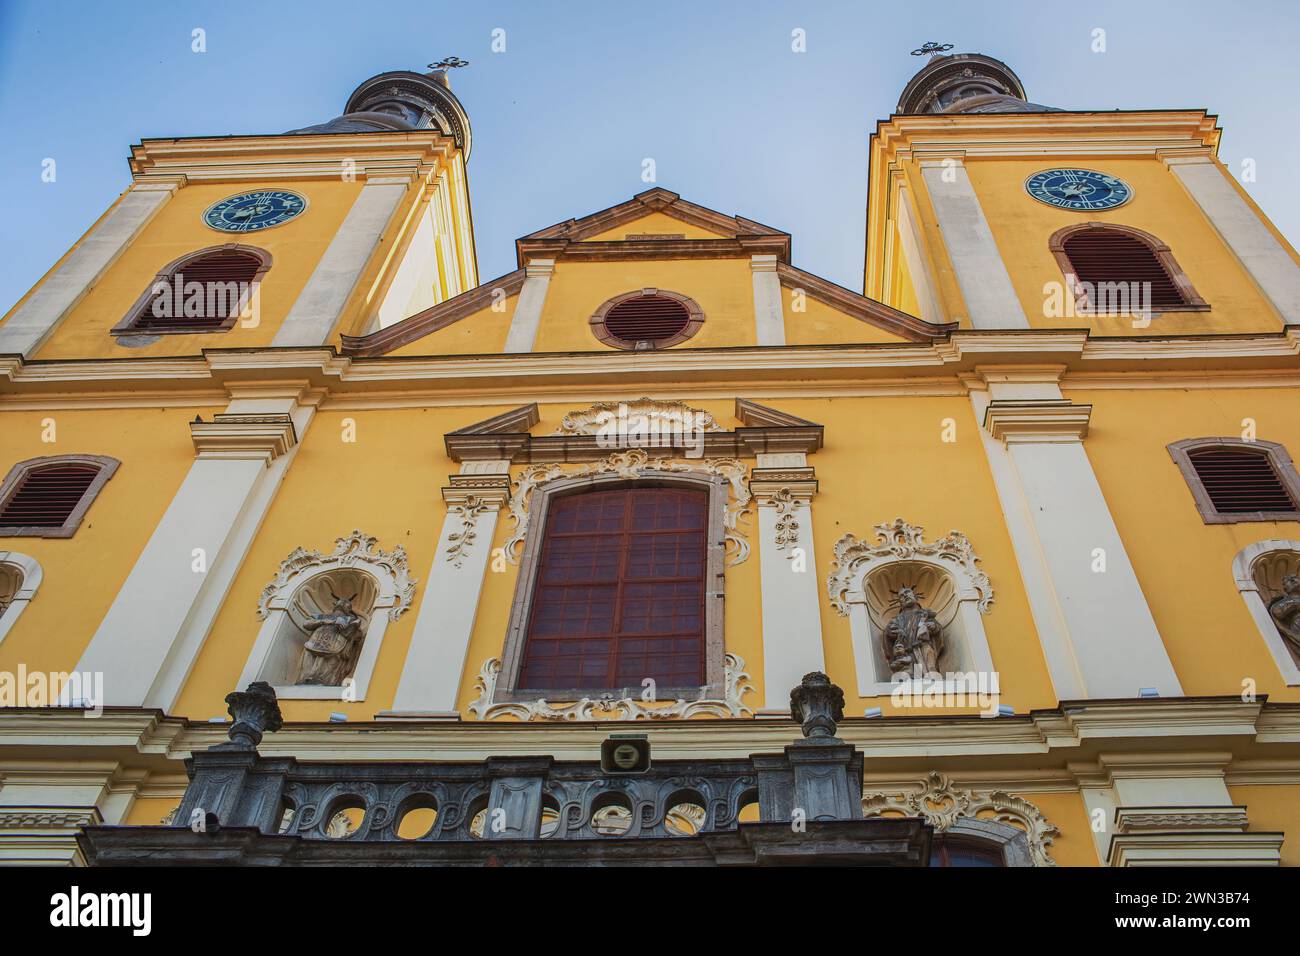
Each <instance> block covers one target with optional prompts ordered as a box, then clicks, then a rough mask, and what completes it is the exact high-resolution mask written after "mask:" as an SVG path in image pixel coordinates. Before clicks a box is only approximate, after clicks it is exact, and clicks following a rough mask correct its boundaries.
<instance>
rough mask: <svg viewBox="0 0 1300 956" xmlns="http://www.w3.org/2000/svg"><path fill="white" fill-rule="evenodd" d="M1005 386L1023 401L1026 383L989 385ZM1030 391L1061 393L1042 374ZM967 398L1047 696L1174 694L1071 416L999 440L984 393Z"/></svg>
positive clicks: (1176, 689) (1050, 398)
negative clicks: (1098, 565)
mask: <svg viewBox="0 0 1300 956" xmlns="http://www.w3.org/2000/svg"><path fill="white" fill-rule="evenodd" d="M1047 377H1051V378H1053V379H1054V377H1055V374H1054V373H1050V372H1047V373H1045V374H1044V378H1047ZM1012 388H1014V390H1015V391H1014V392H1013V393H1011V394H1014V395H1015V398H1016V400H1020V401H1027V400H1029V396H1030V392H1031V390H1032V389H1033V388H1034V386H1033V384H1032V383H1031V382H1029V381H1027V380H1024V381H1017V382H1014V383H1004V384H998V383H993V384H991V385H990V389H991V391H992V392H993V394H994V397H996V398H999V399H1001V398H1002V394H1003V392H1005V391H1006V390H1008V389H1012ZM1036 397H1037V398H1038V399H1039V400H1041V401H1042V402H1043V403H1045V404H1053V403H1059V402H1060V401H1061V392H1060V389H1059V387H1057V385H1056V384H1055V381H1054V380H1052V381H1047V380H1044V381H1042V382H1041V383H1040V384H1039V385H1038V386H1037V396H1036ZM971 402H972V406H973V407H974V409H975V411H976V415H977V417H978V419H979V420H980V421H981V426H982V427H981V437H982V439H983V441H984V449H985V453H986V454H987V456H988V460H989V467H990V471H992V473H993V479H994V484H995V485H996V487H997V489H998V497H999V499H1000V500H1001V503H1002V509H1003V512H1004V514H1005V515H1006V517H1007V528H1008V531H1009V532H1010V534H1011V541H1012V545H1013V546H1014V548H1015V551H1016V559H1017V561H1018V563H1019V564H1020V568H1021V573H1022V576H1023V578H1024V582H1025V588H1026V592H1027V594H1028V596H1029V602H1030V608H1031V611H1032V612H1033V616H1034V623H1035V626H1036V628H1037V630H1038V634H1039V639H1040V641H1041V642H1042V646H1043V653H1044V656H1045V658H1046V660H1047V666H1048V671H1049V673H1050V674H1051V677H1052V685H1053V687H1054V688H1055V690H1056V694H1057V697H1058V698H1059V699H1061V700H1071V699H1078V698H1084V697H1136V696H1137V694H1138V692H1139V690H1140V689H1141V688H1143V687H1154V688H1156V689H1157V691H1158V692H1159V693H1160V694H1161V695H1162V696H1181V695H1182V686H1181V685H1180V684H1179V682H1178V677H1177V675H1176V674H1175V673H1174V669H1173V664H1172V663H1171V662H1170V660H1169V654H1168V652H1167V651H1166V649H1165V646H1164V642H1163V640H1162V639H1161V637H1160V632H1159V630H1158V629H1157V628H1156V624H1155V620H1154V618H1153V617H1152V615H1151V610H1150V608H1149V607H1148V606H1147V602H1146V596H1145V595H1144V594H1143V593H1142V588H1141V585H1140V584H1139V583H1138V580H1137V574H1136V572H1135V571H1134V570H1133V565H1132V563H1131V561H1130V560H1129V557H1128V552H1127V551H1126V550H1125V548H1124V544H1123V541H1122V539H1121V538H1120V535H1119V530H1118V528H1116V526H1115V522H1114V519H1113V518H1112V517H1111V514H1110V509H1109V507H1108V506H1107V504H1106V499H1105V496H1104V495H1103V494H1102V491H1101V486H1100V485H1099V484H1098V482H1097V476H1096V474H1095V473H1094V472H1093V470H1092V463H1091V462H1090V461H1089V460H1088V456H1087V453H1086V452H1085V451H1084V447H1083V442H1082V440H1080V438H1079V434H1080V431H1079V430H1078V429H1077V427H1076V425H1077V423H1070V425H1069V427H1068V428H1062V427H1061V425H1060V422H1058V421H1057V420H1056V419H1057V416H1051V420H1049V421H1046V422H1045V423H1044V425H1043V430H1042V434H1041V435H1039V436H1035V435H1034V434H1033V433H1032V431H1017V432H1016V434H1015V440H1014V441H1010V442H1003V441H998V440H997V439H996V438H994V437H993V435H991V434H990V433H989V432H988V430H987V428H985V427H983V423H984V421H985V419H986V415H985V412H986V410H987V409H988V406H989V393H988V392H983V391H972V392H971ZM1028 427H1029V426H1028V425H1026V426H1025V428H1028ZM1096 548H1101V549H1104V551H1105V560H1106V571H1105V572H1104V573H1095V572H1093V571H1092V562H1093V552H1094V549H1096Z"/></svg>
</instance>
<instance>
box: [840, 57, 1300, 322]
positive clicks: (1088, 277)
mask: <svg viewBox="0 0 1300 956" xmlns="http://www.w3.org/2000/svg"><path fill="white" fill-rule="evenodd" d="M949 49H951V45H950V44H945V45H942V46H941V45H939V44H935V43H927V44H926V45H925V46H923V47H921V48H920V49H918V50H915V51H913V53H914V54H916V55H919V56H925V57H927V59H926V62H925V64H924V65H923V66H922V67H921V69H920V70H918V71H917V72H916V74H915V75H914V76H913V77H912V78H911V80H910V81H909V82H908V83H907V85H906V86H905V87H904V89H903V91H902V95H901V96H900V98H899V102H898V106H897V107H896V110H895V112H894V114H893V115H892V116H891V117H890V118H889V119H888V120H882V121H880V122H879V123H878V124H877V128H876V131H875V133H874V134H873V135H872V137H871V148H870V156H871V159H870V164H871V165H870V173H869V199H868V212H867V260H866V269H865V294H866V295H868V296H870V297H873V298H877V299H879V300H881V301H883V302H885V303H887V304H889V305H892V306H894V307H896V308H899V309H902V310H903V311H906V312H910V313H912V314H914V315H918V316H920V317H921V318H923V319H926V320H927V321H931V322H953V321H955V322H958V323H959V324H960V326H961V327H962V328H973V329H1053V328H1055V329H1087V330H1088V331H1090V332H1092V333H1093V334H1097V335H1108V336H1112V335H1135V334H1141V335H1151V334H1196V333H1228V332H1231V333H1241V332H1260V331H1277V330H1278V329H1280V328H1281V327H1282V326H1283V325H1284V324H1294V323H1296V322H1300V266H1298V265H1297V262H1298V260H1297V258H1296V255H1295V252H1294V250H1293V249H1292V248H1291V247H1290V245H1289V244H1288V243H1287V241H1286V240H1285V239H1284V238H1283V237H1282V236H1281V234H1280V233H1278V231H1277V230H1276V229H1275V228H1274V227H1273V225H1272V223H1270V222H1269V221H1268V219H1267V218H1266V217H1265V216H1264V214H1263V213H1262V212H1261V211H1260V210H1259V208H1258V207H1257V206H1255V204H1254V203H1253V202H1252V200H1251V199H1250V197H1249V195H1248V194H1247V193H1246V192H1245V190H1244V189H1243V188H1242V186H1241V184H1240V183H1238V182H1237V181H1236V179H1235V178H1234V177H1233V176H1232V174H1231V172H1230V171H1229V170H1227V169H1226V168H1225V167H1224V166H1223V164H1222V163H1221V162H1220V161H1219V158H1218V155H1217V154H1218V147H1219V137H1220V132H1221V131H1220V129H1219V127H1218V125H1217V122H1216V117H1215V116H1213V115H1211V114H1209V113H1207V112H1206V110H1203V109H1195V110H1188V109H1179V110H1169V109H1136V110H1109V111H1098V110H1090V109H1087V108H1083V109H1065V108H1061V107H1059V106H1045V105H1042V104H1039V103H1035V102H1033V101H1032V100H1031V99H1030V98H1029V96H1028V94H1027V93H1026V90H1025V85H1024V83H1023V82H1022V81H1021V79H1020V77H1018V76H1017V75H1016V73H1015V72H1014V71H1013V70H1012V69H1011V67H1009V66H1008V65H1007V64H1005V63H1003V62H1001V61H1000V60H997V59H994V58H993V57H990V56H986V55H984V54H979V53H958V54H954V53H949V52H947V51H948V50H949ZM1081 95H1082V96H1083V97H1086V95H1087V91H1086V89H1085V90H1082V91H1081Z"/></svg>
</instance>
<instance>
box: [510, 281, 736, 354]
mask: <svg viewBox="0 0 1300 956" xmlns="http://www.w3.org/2000/svg"><path fill="white" fill-rule="evenodd" d="M646 288H655V289H667V290H670V291H672V292H678V293H680V294H682V295H686V296H690V297H691V298H692V299H694V300H695V301H696V302H698V303H699V305H700V308H701V309H703V310H704V325H703V326H702V327H701V328H700V330H699V332H697V333H696V334H695V335H694V336H693V337H692V338H690V339H687V340H686V341H685V342H683V343H682V344H681V345H679V346H676V347H677V348H691V349H706V348H724V347H726V346H733V345H755V344H757V340H756V337H755V331H754V286H753V280H752V278H751V273H750V270H749V260H748V259H717V260H713V261H708V260H700V259H669V260H654V261H646V262H569V261H562V262H559V263H557V264H556V266H555V274H554V275H553V276H552V277H551V282H550V286H549V288H548V289H547V292H546V305H545V307H544V308H543V309H542V321H541V326H540V328H539V329H538V332H537V343H536V346H535V350H536V351H538V352H579V351H602V352H603V351H617V349H613V348H611V347H609V346H607V345H605V344H604V343H602V342H600V341H599V340H598V339H597V338H596V337H595V336H594V335H592V333H591V326H590V325H589V323H588V319H590V318H591V315H592V313H594V312H595V311H596V309H598V308H599V307H600V305H601V303H603V302H604V301H605V300H606V299H609V298H611V297H612V296H615V295H620V294H622V293H624V292H632V291H635V290H638V289H646Z"/></svg>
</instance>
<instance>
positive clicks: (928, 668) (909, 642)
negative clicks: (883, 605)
mask: <svg viewBox="0 0 1300 956" xmlns="http://www.w3.org/2000/svg"><path fill="white" fill-rule="evenodd" d="M920 597H921V596H920V595H919V594H918V593H917V591H916V590H915V589H914V588H910V587H901V588H899V589H898V592H897V594H896V596H895V602H896V603H897V604H898V613H897V614H896V615H894V618H893V620H891V621H890V622H889V623H888V624H886V625H885V631H884V634H883V635H882V636H881V640H882V642H883V644H884V648H885V660H887V661H888V662H889V672H890V673H891V674H906V675H908V676H909V677H912V678H923V677H926V676H927V675H929V674H935V673H938V671H939V657H940V656H941V655H942V654H943V648H944V640H943V626H942V625H941V624H940V623H939V619H938V618H937V617H936V616H935V613H934V612H933V611H931V610H930V609H929V608H927V607H923V606H922V605H921V600H920Z"/></svg>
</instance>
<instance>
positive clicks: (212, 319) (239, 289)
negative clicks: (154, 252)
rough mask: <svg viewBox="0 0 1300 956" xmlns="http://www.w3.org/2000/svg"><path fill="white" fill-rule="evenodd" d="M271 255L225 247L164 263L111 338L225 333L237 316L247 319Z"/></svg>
mask: <svg viewBox="0 0 1300 956" xmlns="http://www.w3.org/2000/svg"><path fill="white" fill-rule="evenodd" d="M270 268H271V255H270V253H268V252H266V251H265V250H264V249H258V248H256V247H255V246H244V245H239V244H237V243H227V244H226V245H224V246H214V247H211V248H208V249H201V250H199V251H198V252H192V253H190V254H188V255H185V256H181V257H180V258H179V259H175V260H173V261H172V262H169V263H168V264H167V265H165V266H164V267H163V268H162V269H161V270H160V271H159V272H158V274H157V275H156V276H154V279H153V282H151V283H150V284H149V288H147V289H145V291H144V292H143V293H142V294H141V295H140V298H138V299H137V300H136V301H135V304H134V305H132V306H131V310H130V311H129V312H127V314H126V317H125V318H124V319H123V320H122V321H121V322H119V323H118V324H117V325H116V326H114V327H113V329H112V332H113V334H114V335H176V334H185V333H200V332H225V331H227V330H228V329H230V328H232V327H233V326H234V325H235V323H236V322H238V321H239V320H240V319H241V317H243V318H245V319H250V320H251V319H253V318H255V316H256V310H257V309H258V307H259V287H260V284H261V281H262V277H263V276H264V275H266V272H267V270H268V269H270Z"/></svg>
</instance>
